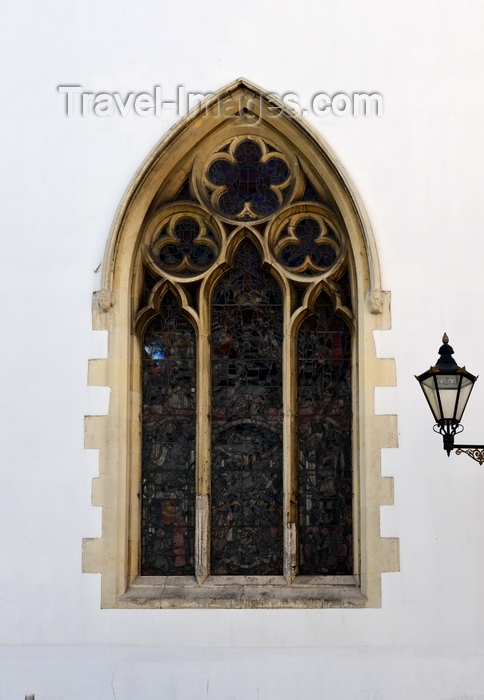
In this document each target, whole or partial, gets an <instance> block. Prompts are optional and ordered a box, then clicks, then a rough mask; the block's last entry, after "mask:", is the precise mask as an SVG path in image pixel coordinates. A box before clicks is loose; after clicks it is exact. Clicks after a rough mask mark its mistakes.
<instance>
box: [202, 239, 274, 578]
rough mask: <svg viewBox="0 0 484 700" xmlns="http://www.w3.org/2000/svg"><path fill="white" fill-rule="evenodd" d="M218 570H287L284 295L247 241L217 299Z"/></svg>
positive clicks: (215, 571) (215, 525)
mask: <svg viewBox="0 0 484 700" xmlns="http://www.w3.org/2000/svg"><path fill="white" fill-rule="evenodd" d="M212 390H213V397H212V496H211V502H212V529H211V531H212V551H211V560H212V565H211V570H212V573H213V574H225V575H227V574H232V575H249V574H251V575H268V574H280V573H282V560H283V552H282V295H281V291H280V289H279V286H278V285H277V283H276V281H275V280H274V279H273V278H272V277H271V276H270V275H269V274H268V273H267V272H265V271H264V270H263V269H262V265H261V261H260V258H259V254H258V252H257V250H256V248H255V246H254V245H253V244H252V243H251V242H250V241H248V240H247V239H246V240H244V241H242V243H241V244H240V246H239V249H238V251H237V254H236V258H235V262H234V267H233V269H232V270H231V271H230V272H228V273H227V274H226V275H225V276H224V277H223V278H222V280H221V281H220V282H219V283H218V285H217V287H216V288H215V291H214V297H213V302H212Z"/></svg>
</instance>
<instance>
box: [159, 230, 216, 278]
mask: <svg viewBox="0 0 484 700" xmlns="http://www.w3.org/2000/svg"><path fill="white" fill-rule="evenodd" d="M174 229H175V231H174V233H175V236H176V237H177V238H178V240H177V242H176V243H173V242H171V243H167V244H166V245H162V246H161V248H160V252H159V260H160V265H161V267H162V268H163V269H164V270H166V271H167V272H175V273H182V274H183V273H187V272H188V273H190V272H192V273H193V272H204V271H205V270H208V268H209V267H210V265H211V264H212V262H213V261H214V260H215V252H214V249H215V239H214V235H213V233H212V232H211V231H209V230H208V231H206V232H205V238H206V239H207V241H212V247H210V246H209V245H207V244H206V243H201V242H200V241H199V240H197V237H198V236H199V235H200V226H199V224H198V223H197V221H195V219H192V218H191V217H188V216H186V217H184V218H183V219H180V220H179V221H177V223H176V224H175V227H174ZM161 240H163V237H162V238H161Z"/></svg>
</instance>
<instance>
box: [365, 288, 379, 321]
mask: <svg viewBox="0 0 484 700" xmlns="http://www.w3.org/2000/svg"><path fill="white" fill-rule="evenodd" d="M368 307H369V309H370V313H372V314H375V315H377V314H381V313H382V312H383V294H382V292H381V291H380V290H379V289H372V290H371V292H370V293H369V294H368Z"/></svg>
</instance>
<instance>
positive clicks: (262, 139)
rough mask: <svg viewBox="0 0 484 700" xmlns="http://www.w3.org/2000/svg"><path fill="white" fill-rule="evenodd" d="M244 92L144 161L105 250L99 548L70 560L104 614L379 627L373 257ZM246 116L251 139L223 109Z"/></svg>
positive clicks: (309, 155)
mask: <svg viewBox="0 0 484 700" xmlns="http://www.w3.org/2000/svg"><path fill="white" fill-rule="evenodd" d="M247 90H249V88H248V87H247V86H246V84H245V83H243V82H239V83H237V86H236V87H234V88H233V91H232V92H230V91H229V92H228V93H224V94H223V99H222V97H220V96H219V98H218V99H219V102H218V103H217V101H214V102H213V103H212V107H211V111H207V113H205V114H199V115H198V116H195V117H194V116H192V117H190V119H188V120H187V121H186V122H185V123H182V124H181V126H180V127H179V129H178V130H175V132H174V133H173V134H172V135H171V136H170V137H169V138H168V141H167V144H165V145H162V146H161V147H160V148H158V149H157V151H156V152H155V154H154V155H153V156H152V157H151V158H150V160H149V161H148V162H147V165H146V166H145V167H144V169H143V170H142V173H141V174H140V176H139V178H138V179H137V180H136V181H135V183H134V185H133V188H132V190H131V193H130V194H129V195H128V197H127V203H126V205H125V208H124V210H123V211H122V212H121V214H120V216H119V218H118V221H117V223H116V225H115V228H114V233H113V236H112V238H111V241H110V243H109V246H108V250H107V254H106V261H105V266H104V277H105V280H106V282H105V288H103V290H102V291H101V292H99V293H98V294H97V295H96V297H95V307H94V321H95V324H96V327H98V328H107V329H108V330H109V337H110V341H109V343H110V345H109V357H108V359H107V360H106V361H101V360H98V361H92V363H91V367H90V383H91V384H96V383H100V384H102V383H107V384H108V385H109V386H110V387H111V403H110V412H109V415H108V416H106V418H105V420H104V421H103V420H102V419H101V418H99V419H94V418H92V419H89V421H88V428H89V429H88V432H87V438H86V444H87V446H95V447H100V449H101V472H100V477H99V479H97V480H95V483H94V487H93V503H94V504H99V505H103V506H104V514H103V537H102V538H100V539H97V540H86V542H85V555H84V568H85V570H86V571H101V572H102V573H103V587H102V599H103V606H106V607H130V606H132V607H261V606H262V607H269V606H282V607H325V606H328V605H330V606H332V605H353V606H359V607H362V606H375V605H379V600H380V592H379V591H380V588H379V586H380V584H379V575H380V573H381V571H383V570H389V569H392V570H393V569H395V568H396V566H397V563H396V561H397V554H396V545H395V543H394V541H393V540H384V539H382V538H380V535H379V515H378V512H379V511H378V506H379V505H381V504H382V503H386V502H391V481H390V480H388V479H382V478H381V476H380V474H379V448H380V447H382V446H387V445H389V444H391V440H390V439H389V438H385V437H383V434H390V432H391V430H390V428H389V427H387V428H386V433H385V431H384V430H383V432H382V428H381V426H392V425H393V424H392V423H391V421H390V420H389V417H385V418H388V420H387V422H386V423H385V422H383V421H378V419H380V418H383V417H380V416H375V415H374V411H373V405H372V400H373V399H372V396H373V394H372V392H373V388H374V386H375V379H374V377H375V376H376V374H377V370H376V368H377V367H380V368H384V371H385V372H386V376H388V378H389V379H390V381H391V376H392V371H393V368H392V366H391V363H390V361H386V360H377V359H376V357H375V355H374V349H372V348H370V349H368V347H369V346H368V342H367V340H365V339H368V338H370V337H371V331H372V330H373V329H375V328H382V327H385V326H384V325H382V323H381V322H380V320H379V319H381V318H383V316H382V312H383V310H384V307H385V308H387V307H388V304H387V300H386V298H385V296H384V295H382V292H381V291H380V289H379V278H378V267H377V262H376V252H375V250H374V246H373V244H372V241H371V237H370V236H369V234H368V232H367V231H365V229H364V226H363V223H362V222H363V221H364V217H363V215H362V213H361V210H359V209H358V207H357V205H356V204H355V202H354V200H353V199H352V198H351V196H350V195H349V193H348V186H347V185H346V184H345V183H344V182H343V180H342V178H341V175H340V174H339V172H338V170H337V168H336V166H335V164H334V163H333V162H332V161H331V159H330V158H329V156H328V155H327V154H326V153H325V151H324V150H323V149H322V148H321V147H319V146H316V145H315V142H314V139H313V137H312V136H310V135H309V134H307V133H306V132H304V129H303V128H302V127H301V125H300V124H299V123H296V122H295V121H294V118H293V117H292V116H291V117H288V116H287V115H284V114H281V113H279V121H277V119H275V118H273V114H272V109H273V105H272V104H271V103H270V102H269V101H267V98H265V97H263V96H262V95H261V94H259V95H257V93H256V92H254V90H253V89H252V88H250V90H252V92H250V94H251V95H253V96H255V97H251V98H250V100H249V102H247V99H246V98H247V95H246V94H245V93H246V91H247ZM244 95H245V96H244ZM256 97H257V99H258V100H259V111H258V112H257V115H256V116H257V117H258V118H257V119H256V120H253V119H252V117H253V116H254V112H251V111H250V110H249V109H247V108H243V109H242V108H241V109H239V111H235V113H234V111H233V110H228V111H227V113H224V111H223V109H221V105H222V107H223V106H224V105H227V104H229V103H230V101H233V100H235V98H237V100H239V102H240V104H239V103H237V104H239V107H240V105H242V101H243V100H244V99H246V104H249V103H250V105H251V106H252V107H253V104H254V100H255V99H256ZM190 130H191V131H190ZM190 133H191V136H190ZM384 323H387V321H384ZM379 324H380V325H379ZM367 346H368V347H367ZM378 363H381V364H378ZM365 376H368V377H371V380H368V384H365V380H364V377H365ZM372 382H373V383H372ZM96 420H97V421H98V422H96ZM365 431H373V437H372V439H370V440H366V439H365ZM90 436H91V437H90ZM362 493H363V494H364V499H365V500H364V501H362ZM383 562H385V563H383ZM384 567H386V569H385V568H384Z"/></svg>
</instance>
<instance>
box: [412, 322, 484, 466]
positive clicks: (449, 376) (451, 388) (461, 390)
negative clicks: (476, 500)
mask: <svg viewBox="0 0 484 700" xmlns="http://www.w3.org/2000/svg"><path fill="white" fill-rule="evenodd" d="M442 342H443V345H442V347H441V348H440V350H439V355H440V358H439V359H438V360H437V363H436V364H435V367H431V368H430V369H429V370H427V372H424V373H423V374H421V375H420V376H418V377H416V379H417V380H418V381H419V383H420V386H421V387H422V390H423V392H424V394H425V398H426V399H427V401H428V404H429V406H430V410H431V411H432V414H433V416H434V418H435V420H436V425H434V431H435V432H436V433H440V435H442V437H443V439H444V450H446V452H447V454H448V455H450V453H451V452H452V450H454V449H455V451H456V454H461V452H465V453H466V454H468V455H469V457H472V459H475V460H476V462H479V464H484V445H456V444H455V443H454V437H455V435H458V434H459V433H461V432H462V431H463V430H464V426H463V425H461V420H462V416H463V415H464V411H465V407H466V406H467V401H468V400H469V396H470V395H471V391H472V389H473V387H474V383H475V381H476V380H477V377H475V376H474V375H473V374H471V373H470V372H468V371H467V370H466V368H465V367H459V366H458V364H457V363H456V361H455V360H454V358H453V357H452V355H453V354H454V351H453V349H452V348H451V346H450V345H449V338H448V337H447V334H445V333H444V337H443V338H442Z"/></svg>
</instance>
